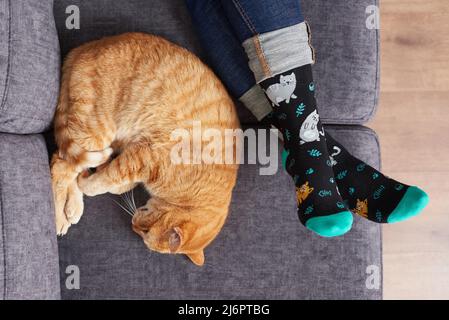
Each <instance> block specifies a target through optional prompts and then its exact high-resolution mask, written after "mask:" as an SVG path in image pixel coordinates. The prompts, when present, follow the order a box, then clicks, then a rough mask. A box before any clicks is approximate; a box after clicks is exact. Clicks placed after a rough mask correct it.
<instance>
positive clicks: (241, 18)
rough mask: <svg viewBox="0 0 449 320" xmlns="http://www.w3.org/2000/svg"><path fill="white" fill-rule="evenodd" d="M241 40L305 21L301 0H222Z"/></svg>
mask: <svg viewBox="0 0 449 320" xmlns="http://www.w3.org/2000/svg"><path fill="white" fill-rule="evenodd" d="M220 1H221V3H222V5H223V9H224V10H225V12H226V16H227V17H228V19H229V21H230V23H231V25H232V27H233V28H234V30H235V31H236V35H237V37H238V38H239V40H240V42H243V41H245V40H246V39H249V38H251V37H252V36H255V35H257V34H261V33H266V32H270V31H274V30H278V29H282V28H286V27H290V26H292V25H296V24H299V23H301V22H304V17H303V15H302V12H301V3H300V0H220Z"/></svg>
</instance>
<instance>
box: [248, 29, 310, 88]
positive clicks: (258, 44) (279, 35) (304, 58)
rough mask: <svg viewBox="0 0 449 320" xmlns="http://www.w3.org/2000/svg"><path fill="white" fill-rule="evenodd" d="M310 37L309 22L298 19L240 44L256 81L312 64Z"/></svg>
mask: <svg viewBox="0 0 449 320" xmlns="http://www.w3.org/2000/svg"><path fill="white" fill-rule="evenodd" d="M310 39H311V37H310V28H309V25H308V24H307V22H301V23H299V24H296V25H293V26H290V27H286V28H282V29H279V30H275V31H270V32H267V33H262V34H259V35H256V36H254V37H252V38H249V39H247V40H245V42H243V47H244V48H245V51H246V54H247V55H248V58H249V67H250V69H251V70H252V71H253V73H254V76H255V78H256V81H257V83H260V82H262V81H264V80H266V79H268V78H271V77H273V76H275V75H278V74H280V73H282V72H285V71H288V70H291V69H294V68H298V67H302V66H304V65H307V64H313V63H314V61H315V58H314V57H315V55H314V50H313V47H312V45H311V40H310Z"/></svg>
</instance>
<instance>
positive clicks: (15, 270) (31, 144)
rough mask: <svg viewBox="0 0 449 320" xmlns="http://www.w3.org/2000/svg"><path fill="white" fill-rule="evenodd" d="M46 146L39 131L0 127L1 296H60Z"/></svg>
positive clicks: (14, 297)
mask: <svg viewBox="0 0 449 320" xmlns="http://www.w3.org/2000/svg"><path fill="white" fill-rule="evenodd" d="M53 212H54V210H53V200H52V190H51V181H50V170H49V163H48V155H47V148H46V146H45V142H44V139H43V137H42V136H41V135H29V136H19V135H13V134H2V133H0V299H59V298H60V287H59V286H60V284H59V258H58V248H57V242H56V233H55V225H54V217H53V215H54V213H53Z"/></svg>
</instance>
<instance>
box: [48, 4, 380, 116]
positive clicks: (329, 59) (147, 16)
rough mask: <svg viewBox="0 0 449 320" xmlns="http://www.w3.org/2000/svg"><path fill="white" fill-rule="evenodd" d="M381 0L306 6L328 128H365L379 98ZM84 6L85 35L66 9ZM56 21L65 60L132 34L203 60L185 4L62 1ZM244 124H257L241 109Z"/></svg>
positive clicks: (322, 114) (57, 10)
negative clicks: (370, 23)
mask: <svg viewBox="0 0 449 320" xmlns="http://www.w3.org/2000/svg"><path fill="white" fill-rule="evenodd" d="M377 4H378V0H359V1H357V5H354V3H353V1H347V0H333V1H328V0H302V7H303V9H304V15H305V17H306V18H307V20H308V21H309V23H310V25H311V27H312V36H313V39H312V40H313V46H314V47H315V49H316V52H317V63H316V65H315V67H314V72H315V79H316V82H317V86H318V90H317V99H318V105H319V106H320V114H321V118H322V120H323V122H324V123H334V124H363V123H365V122H366V121H368V120H369V119H370V118H371V117H372V115H373V114H374V110H375V107H376V105H377V93H378V72H377V70H378V40H379V35H378V30H377V29H369V28H367V27H366V26H367V24H366V20H367V19H369V18H370V15H369V14H366V12H365V9H366V8H371V7H370V6H374V5H377ZM70 5H76V6H78V8H79V10H80V17H81V21H80V29H67V28H66V19H67V18H68V17H69V14H66V8H67V7H69V6H70ZM54 15H55V19H56V24H57V29H58V33H59V38H60V41H61V50H62V53H63V56H64V55H65V54H67V52H68V51H69V50H70V49H73V48H75V47H77V46H79V45H81V44H82V43H84V42H87V41H90V40H94V39H99V38H101V37H104V36H109V35H115V34H120V33H123V32H128V31H140V32H147V33H152V34H156V35H160V36H163V37H165V38H167V39H169V40H171V41H173V42H175V43H177V44H179V45H181V46H183V47H185V48H187V49H189V50H191V51H193V52H194V53H196V54H198V55H199V56H202V55H203V53H202V52H201V49H200V46H199V42H198V40H197V38H196V36H195V32H194V30H193V27H192V25H191V21H190V17H189V14H188V12H187V9H186V7H185V4H184V0H128V1H122V0H114V1H112V0H89V1H83V0H58V1H56V2H55V8H54ZM238 112H239V116H240V120H241V122H242V123H243V124H249V123H256V119H255V118H254V117H253V116H252V115H251V114H250V113H249V111H248V110H247V109H245V108H244V107H243V106H242V105H241V104H238Z"/></svg>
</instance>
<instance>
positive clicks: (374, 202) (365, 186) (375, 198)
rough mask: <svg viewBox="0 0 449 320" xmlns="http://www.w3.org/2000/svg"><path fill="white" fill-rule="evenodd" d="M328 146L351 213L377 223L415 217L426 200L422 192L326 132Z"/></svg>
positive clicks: (339, 184)
mask: <svg viewBox="0 0 449 320" xmlns="http://www.w3.org/2000/svg"><path fill="white" fill-rule="evenodd" d="M327 146H328V148H329V151H330V153H331V156H332V157H331V158H330V159H329V164H330V165H332V167H333V170H334V174H335V178H336V179H337V185H338V188H339V190H340V193H341V196H342V198H343V199H344V200H345V201H346V204H347V205H348V207H349V208H351V209H352V210H353V212H354V213H357V214H358V215H360V216H362V217H365V218H367V219H369V220H371V221H375V222H379V223H396V222H400V221H404V220H407V219H409V218H411V217H414V216H416V215H417V214H419V213H420V212H421V211H422V210H423V209H424V207H426V205H427V204H428V203H429V197H428V196H427V194H426V193H425V192H424V191H422V190H421V189H419V188H418V187H415V186H408V185H406V184H403V183H401V182H398V181H396V180H393V179H391V178H389V177H387V176H385V175H383V174H382V173H381V172H379V171H377V170H376V169H374V168H373V167H371V166H369V165H367V164H366V163H364V162H363V161H361V160H359V159H357V158H355V157H353V156H352V155H351V154H350V153H349V152H348V151H347V150H346V149H345V148H344V147H343V146H342V145H341V144H339V143H338V142H337V141H335V140H334V139H333V138H332V137H330V136H329V135H328V136H327Z"/></svg>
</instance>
